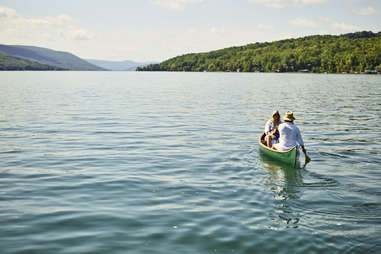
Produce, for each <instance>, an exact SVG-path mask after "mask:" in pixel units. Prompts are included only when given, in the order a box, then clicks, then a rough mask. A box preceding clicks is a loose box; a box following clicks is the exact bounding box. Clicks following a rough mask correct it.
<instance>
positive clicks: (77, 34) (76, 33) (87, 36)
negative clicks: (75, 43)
mask: <svg viewBox="0 0 381 254" xmlns="http://www.w3.org/2000/svg"><path fill="white" fill-rule="evenodd" d="M69 36H70V38H72V39H74V40H79V41H83V40H91V39H93V38H94V34H93V33H91V32H89V31H87V30H85V29H78V30H72V31H70V33H69Z"/></svg>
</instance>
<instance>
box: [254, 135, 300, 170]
mask: <svg viewBox="0 0 381 254" xmlns="http://www.w3.org/2000/svg"><path fill="white" fill-rule="evenodd" d="M264 137H265V134H264V133H262V135H261V136H259V140H258V143H259V151H260V152H261V153H262V154H264V155H265V156H267V157H269V158H271V159H274V160H277V161H280V162H282V163H285V164H287V165H289V166H291V167H295V166H296V160H297V157H298V149H297V148H296V147H294V148H292V149H290V150H287V151H278V150H274V149H271V148H270V147H268V146H265V145H264Z"/></svg>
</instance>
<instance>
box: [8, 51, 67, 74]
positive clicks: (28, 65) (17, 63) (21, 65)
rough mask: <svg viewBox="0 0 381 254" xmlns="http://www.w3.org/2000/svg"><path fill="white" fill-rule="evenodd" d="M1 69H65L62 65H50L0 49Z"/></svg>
mask: <svg viewBox="0 0 381 254" xmlns="http://www.w3.org/2000/svg"><path fill="white" fill-rule="evenodd" d="M0 70H3V71H4V70H7V71H21V70H35V71H43V70H65V69H63V68H60V67H55V66H50V65H46V64H40V63H37V62H32V61H29V60H26V59H22V58H18V57H14V56H10V55H8V54H5V53H4V52H1V51H0Z"/></svg>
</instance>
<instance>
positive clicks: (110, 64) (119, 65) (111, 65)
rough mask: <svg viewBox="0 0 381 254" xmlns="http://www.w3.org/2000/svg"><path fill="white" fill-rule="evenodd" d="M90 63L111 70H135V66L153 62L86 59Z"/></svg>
mask: <svg viewBox="0 0 381 254" xmlns="http://www.w3.org/2000/svg"><path fill="white" fill-rule="evenodd" d="M86 61H88V62H89V63H91V64H94V65H97V66H99V67H101V68H104V69H107V70H112V71H135V70H136V68H137V67H144V66H147V65H150V64H153V63H154V62H144V63H139V62H134V61H104V60H95V59H86Z"/></svg>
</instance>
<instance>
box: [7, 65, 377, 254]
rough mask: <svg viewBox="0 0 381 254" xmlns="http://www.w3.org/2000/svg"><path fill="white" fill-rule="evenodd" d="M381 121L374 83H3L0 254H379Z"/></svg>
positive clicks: (57, 75) (361, 79) (77, 75)
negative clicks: (284, 147) (274, 140)
mask: <svg viewBox="0 0 381 254" xmlns="http://www.w3.org/2000/svg"><path fill="white" fill-rule="evenodd" d="M274 109H279V110H280V111H281V114H283V113H284V112H285V111H286V110H293V111H294V114H295V117H296V118H297V121H296V124H297V125H298V126H299V128H300V129H301V131H302V134H303V137H304V141H305V143H306V148H307V150H308V152H309V154H310V156H311V158H312V161H311V162H310V163H309V164H307V165H306V167H305V168H298V169H291V168H287V167H284V166H282V165H279V164H277V163H274V162H271V161H268V160H266V159H265V158H262V157H261V156H260V155H259V152H258V146H257V137H258V135H259V134H260V132H261V131H262V130H263V128H264V124H265V121H266V120H267V119H268V118H269V116H270V114H271V112H272V111H273V110H274ZM380 118H381V76H379V75H375V76H372V75H369V76H368V75H324V74H321V75H314V74H254V73H249V74H244V73H240V74H237V73H146V72H145V73H135V72H0V249H1V250H0V252H1V253H3V254H16V253H28V254H30V253H38V254H44V253H68V254H77V253H111V254H114V253H161V254H168V253H191V254H194V253H340V254H342V253H376V252H378V251H380V249H381V156H380V155H381V122H380Z"/></svg>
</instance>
